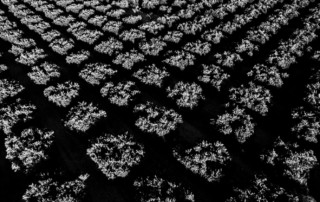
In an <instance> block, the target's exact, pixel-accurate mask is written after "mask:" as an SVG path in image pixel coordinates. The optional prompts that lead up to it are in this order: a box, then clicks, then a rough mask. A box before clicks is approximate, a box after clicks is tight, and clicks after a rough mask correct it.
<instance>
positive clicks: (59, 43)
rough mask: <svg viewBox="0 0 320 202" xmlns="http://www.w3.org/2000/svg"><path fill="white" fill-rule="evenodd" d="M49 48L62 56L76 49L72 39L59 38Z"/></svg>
mask: <svg viewBox="0 0 320 202" xmlns="http://www.w3.org/2000/svg"><path fill="white" fill-rule="evenodd" d="M49 46H50V47H51V49H52V50H53V51H54V52H56V53H58V54H60V55H67V53H68V51H69V50H71V49H72V48H73V47H74V41H73V40H72V39H65V38H57V39H54V40H53V41H52V42H51V43H50V44H49Z"/></svg>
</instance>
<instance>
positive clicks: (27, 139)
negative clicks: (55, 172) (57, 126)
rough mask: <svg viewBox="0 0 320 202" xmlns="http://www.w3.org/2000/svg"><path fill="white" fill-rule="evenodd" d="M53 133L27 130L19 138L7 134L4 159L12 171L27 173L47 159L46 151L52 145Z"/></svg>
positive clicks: (35, 129)
mask: <svg viewBox="0 0 320 202" xmlns="http://www.w3.org/2000/svg"><path fill="white" fill-rule="evenodd" d="M53 134H54V132H53V131H50V130H47V129H39V128H27V129H24V130H23V131H22V132H21V135H20V136H17V135H14V134H9V135H8V136H7V137H6V138H5V147H6V152H7V155H6V159H8V160H9V161H10V162H11V168H12V170H13V171H15V172H17V171H22V172H24V173H29V172H30V171H31V170H32V169H33V168H34V167H35V166H36V165H37V164H39V163H40V162H42V161H44V160H46V159H48V154H47V152H48V149H49V148H50V147H51V145H52V143H53V138H54V137H53Z"/></svg>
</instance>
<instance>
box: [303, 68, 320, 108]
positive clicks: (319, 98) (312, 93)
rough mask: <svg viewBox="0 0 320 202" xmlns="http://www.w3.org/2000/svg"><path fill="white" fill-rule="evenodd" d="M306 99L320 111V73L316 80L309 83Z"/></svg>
mask: <svg viewBox="0 0 320 202" xmlns="http://www.w3.org/2000/svg"><path fill="white" fill-rule="evenodd" d="M319 73H320V72H319ZM304 100H305V101H306V102H307V103H309V104H310V105H311V106H312V107H314V109H315V110H317V111H318V112H320V74H319V75H318V79H317V81H316V82H311V83H309V84H307V88H306V96H305V97H304Z"/></svg>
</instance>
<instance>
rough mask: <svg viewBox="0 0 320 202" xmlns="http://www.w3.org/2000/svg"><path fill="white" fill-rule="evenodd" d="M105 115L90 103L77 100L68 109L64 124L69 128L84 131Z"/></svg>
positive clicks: (105, 114)
mask: <svg viewBox="0 0 320 202" xmlns="http://www.w3.org/2000/svg"><path fill="white" fill-rule="evenodd" d="M104 117H107V113H106V112H105V111H103V110H99V108H98V107H96V106H94V105H93V104H92V103H90V104H88V103H87V102H84V101H82V102H78V104H76V105H75V106H74V107H72V108H71V109H70V110H69V113H68V114H67V117H66V119H65V121H64V125H65V126H66V127H68V128H69V129H70V130H76V131H78V132H86V131H87V130H89V129H90V127H91V126H92V125H94V124H95V123H96V122H97V121H98V120H99V119H102V118H104Z"/></svg>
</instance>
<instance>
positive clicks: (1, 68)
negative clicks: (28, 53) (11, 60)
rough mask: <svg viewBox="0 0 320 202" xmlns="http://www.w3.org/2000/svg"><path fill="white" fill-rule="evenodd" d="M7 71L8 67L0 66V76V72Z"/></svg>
mask: <svg viewBox="0 0 320 202" xmlns="http://www.w3.org/2000/svg"><path fill="white" fill-rule="evenodd" d="M7 69H8V66H7V65H4V64H0V74H1V73H2V72H5V71H7Z"/></svg>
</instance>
